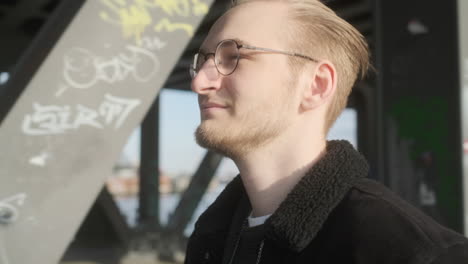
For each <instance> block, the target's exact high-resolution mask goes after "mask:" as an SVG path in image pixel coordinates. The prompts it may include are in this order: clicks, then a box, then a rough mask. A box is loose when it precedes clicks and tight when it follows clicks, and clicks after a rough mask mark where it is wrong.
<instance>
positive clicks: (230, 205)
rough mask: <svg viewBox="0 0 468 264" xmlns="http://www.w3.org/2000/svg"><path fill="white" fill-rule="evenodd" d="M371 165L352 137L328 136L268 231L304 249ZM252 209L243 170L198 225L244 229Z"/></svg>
mask: <svg viewBox="0 0 468 264" xmlns="http://www.w3.org/2000/svg"><path fill="white" fill-rule="evenodd" d="M368 169H369V168H368V164H367V162H366V160H365V158H364V157H363V156H362V155H361V154H359V152H357V151H356V150H355V149H354V147H353V146H352V145H351V144H350V143H349V142H347V141H344V140H339V141H338V140H336V141H328V142H327V149H326V153H325V155H324V156H323V157H322V158H321V159H320V160H319V161H317V163H315V164H314V166H313V167H312V168H311V169H310V170H309V171H307V172H306V174H305V175H304V177H302V178H301V180H300V181H299V182H298V183H297V184H296V186H295V187H294V188H293V189H292V191H291V192H290V193H289V194H288V195H287V197H286V199H285V200H284V201H283V202H282V203H281V204H280V206H279V207H278V209H277V210H276V211H275V212H274V213H273V214H272V215H271V216H270V218H268V219H267V221H266V222H265V224H264V227H265V229H264V230H266V237H267V238H268V239H269V240H272V241H274V242H275V243H276V244H278V245H279V246H281V247H283V248H288V249H290V250H292V251H295V252H299V251H302V250H303V249H304V248H305V247H306V246H307V245H308V244H309V243H310V242H311V241H312V240H313V239H314V238H315V236H316V235H317V233H318V231H319V230H320V229H321V228H322V226H323V224H324V223H325V221H326V220H327V218H328V216H329V214H330V213H331V212H332V211H333V209H334V208H335V207H336V206H337V205H338V204H339V203H340V201H341V200H342V199H343V198H344V196H345V195H346V193H347V192H348V191H349V190H350V189H351V187H352V186H353V185H354V183H355V182H356V181H357V180H358V179H360V178H364V177H366V176H367V175H368ZM249 212H250V203H249V201H248V197H247V194H246V191H245V189H244V186H243V184H242V180H241V179H240V177H239V176H238V177H236V178H235V179H234V180H233V181H232V182H231V183H230V184H228V186H227V187H226V188H225V190H224V191H223V192H222V193H221V195H220V196H219V197H218V198H217V200H216V201H215V202H214V203H213V204H212V205H211V206H210V207H209V208H208V209H207V210H206V211H205V213H204V214H202V216H200V219H199V220H198V223H197V225H196V226H197V227H196V231H198V232H202V233H205V232H206V233H208V232H209V233H212V232H216V230H218V231H219V230H226V229H230V230H231V233H232V231H233V230H236V229H237V230H239V228H240V227H241V225H242V222H243V219H244V220H245V217H247V215H248V213H249ZM236 215H237V216H240V217H236ZM238 218H239V219H238ZM236 219H238V220H236ZM197 229H198V230H197Z"/></svg>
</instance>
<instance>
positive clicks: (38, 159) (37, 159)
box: [29, 152, 51, 167]
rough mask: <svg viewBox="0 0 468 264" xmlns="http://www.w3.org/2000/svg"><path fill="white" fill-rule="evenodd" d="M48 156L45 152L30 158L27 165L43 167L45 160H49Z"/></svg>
mask: <svg viewBox="0 0 468 264" xmlns="http://www.w3.org/2000/svg"><path fill="white" fill-rule="evenodd" d="M50 156H51V155H50V154H49V153H47V152H42V153H41V154H39V155H37V156H34V157H32V158H31V159H29V164H31V165H35V166H38V167H45V165H46V163H47V160H48V159H49V158H50Z"/></svg>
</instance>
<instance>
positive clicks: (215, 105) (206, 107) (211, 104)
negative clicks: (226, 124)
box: [200, 102, 227, 110]
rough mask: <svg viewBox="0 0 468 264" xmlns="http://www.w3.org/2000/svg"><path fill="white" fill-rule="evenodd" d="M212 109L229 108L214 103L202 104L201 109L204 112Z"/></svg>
mask: <svg viewBox="0 0 468 264" xmlns="http://www.w3.org/2000/svg"><path fill="white" fill-rule="evenodd" d="M210 108H227V106H225V105H222V104H218V103H212V102H208V103H202V104H200V109H202V110H205V109H210Z"/></svg>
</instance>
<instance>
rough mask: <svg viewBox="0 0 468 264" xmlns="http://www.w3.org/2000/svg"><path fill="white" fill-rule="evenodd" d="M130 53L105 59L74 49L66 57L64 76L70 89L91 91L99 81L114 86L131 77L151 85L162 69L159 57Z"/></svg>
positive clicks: (139, 49) (134, 50)
mask: <svg viewBox="0 0 468 264" xmlns="http://www.w3.org/2000/svg"><path fill="white" fill-rule="evenodd" d="M125 49H126V51H127V53H120V54H119V55H117V56H114V57H111V58H108V59H105V58H102V57H100V56H97V55H95V54H93V53H92V52H91V51H89V50H87V49H84V48H73V49H72V50H70V51H69V52H68V53H67V54H65V57H64V69H63V76H64V79H65V82H66V84H67V85H68V86H70V87H72V88H77V89H88V88H91V87H93V86H94V85H96V84H97V83H98V82H99V81H102V82H105V83H108V84H113V83H116V82H119V81H123V80H126V79H127V78H128V77H129V76H131V77H133V79H135V81H137V82H148V81H149V80H150V79H151V78H152V77H153V76H154V75H155V74H156V73H157V72H158V71H159V68H160V62H159V60H158V58H157V57H156V55H155V54H154V53H153V52H151V51H149V50H147V49H144V48H142V47H137V46H133V45H128V46H126V48H125Z"/></svg>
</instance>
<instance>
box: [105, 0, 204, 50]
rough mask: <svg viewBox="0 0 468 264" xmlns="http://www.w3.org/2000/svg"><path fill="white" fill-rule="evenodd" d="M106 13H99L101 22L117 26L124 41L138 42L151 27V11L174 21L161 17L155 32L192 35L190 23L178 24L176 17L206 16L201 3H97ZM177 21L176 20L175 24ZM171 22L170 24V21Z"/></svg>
mask: <svg viewBox="0 0 468 264" xmlns="http://www.w3.org/2000/svg"><path fill="white" fill-rule="evenodd" d="M100 1H101V3H103V4H104V5H105V6H106V7H107V8H108V10H107V11H101V12H100V13H99V16H100V18H101V19H102V20H104V21H106V22H108V23H111V24H114V25H117V26H120V27H121V28H122V35H123V37H124V38H134V39H135V41H136V43H141V38H142V34H143V33H144V32H145V31H146V30H147V29H148V27H149V26H150V25H152V24H153V17H152V15H151V14H152V13H151V11H153V10H155V9H159V10H161V11H162V12H163V13H164V14H166V15H167V16H169V17H172V18H174V19H171V20H169V19H168V18H167V17H163V18H161V19H158V20H157V23H156V24H155V25H154V27H153V29H154V30H155V31H156V32H174V31H179V30H180V31H183V32H185V33H186V34H187V35H189V36H193V34H194V28H193V26H192V25H191V24H189V23H184V22H181V21H178V20H177V18H178V17H179V18H187V17H190V16H198V17H199V16H203V15H206V14H207V13H208V9H209V8H208V5H206V4H205V3H202V2H200V0H133V1H132V0H100ZM176 20H177V21H176ZM171 21H172V22H171Z"/></svg>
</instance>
